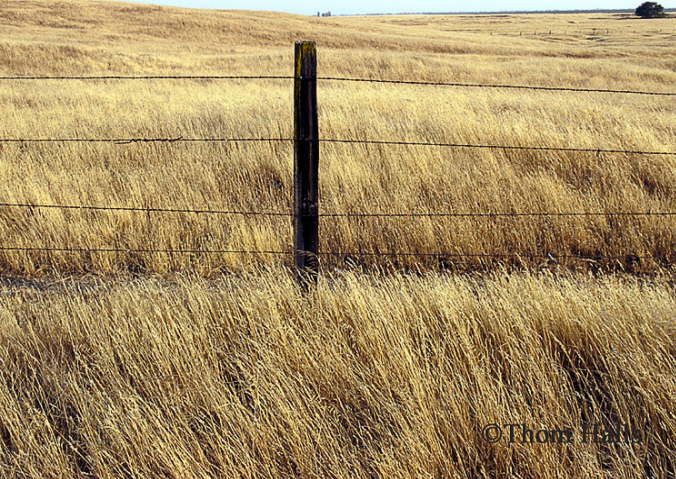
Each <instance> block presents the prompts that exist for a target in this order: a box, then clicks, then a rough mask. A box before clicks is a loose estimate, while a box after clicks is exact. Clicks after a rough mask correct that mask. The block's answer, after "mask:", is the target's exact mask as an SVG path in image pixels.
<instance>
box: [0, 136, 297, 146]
mask: <svg viewBox="0 0 676 479" xmlns="http://www.w3.org/2000/svg"><path fill="white" fill-rule="evenodd" d="M291 141H294V139H293V138H183V137H181V136H179V137H174V138H0V143H114V144H117V145H128V144H132V143H228V142H232V143H245V142H291Z"/></svg>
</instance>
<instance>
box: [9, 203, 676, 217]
mask: <svg viewBox="0 0 676 479" xmlns="http://www.w3.org/2000/svg"><path fill="white" fill-rule="evenodd" d="M0 208H28V209H33V208H45V209H65V210H94V211H131V212H147V213H195V214H223V215H243V216H283V217H293V216H295V215H294V214H293V213H290V212H289V213H286V212H281V211H235V210H211V209H188V208H186V209H181V208H144V207H134V206H93V205H58V204H37V203H6V202H0ZM675 215H676V212H671V211H608V212H603V211H598V212H597V211H594V212H586V211H583V212H514V213H508V212H501V213H319V215H318V216H320V217H325V218H371V217H376V218H379V217H383V218H388V217H404V218H407V217H412V218H417V217H479V218H491V217H512V216H675Z"/></svg>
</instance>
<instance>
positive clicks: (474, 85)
mask: <svg viewBox="0 0 676 479" xmlns="http://www.w3.org/2000/svg"><path fill="white" fill-rule="evenodd" d="M317 80H325V81H345V82H364V83H390V84H401V85H427V86H452V87H467V88H508V89H519V90H544V91H569V92H585V93H622V94H631V95H654V96H676V93H674V92H656V91H641V90H611V89H599V88H573V87H550V86H537V85H507V84H483V83H455V82H434V81H418V80H387V79H379V78H345V77H317Z"/></svg>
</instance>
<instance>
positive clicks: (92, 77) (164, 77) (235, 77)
mask: <svg viewBox="0 0 676 479" xmlns="http://www.w3.org/2000/svg"><path fill="white" fill-rule="evenodd" d="M294 78H295V77H293V76H289V75H27V76H22V75H8V76H0V80H292V79H294Z"/></svg>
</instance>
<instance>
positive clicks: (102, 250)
mask: <svg viewBox="0 0 676 479" xmlns="http://www.w3.org/2000/svg"><path fill="white" fill-rule="evenodd" d="M0 251H48V252H66V253H68V252H70V253H168V254H174V253H175V254H280V255H281V254H284V255H288V254H292V253H291V252H289V251H266V250H214V249H128V248H80V247H68V248H65V247H64V248H50V247H40V246H35V247H32V246H0Z"/></svg>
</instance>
